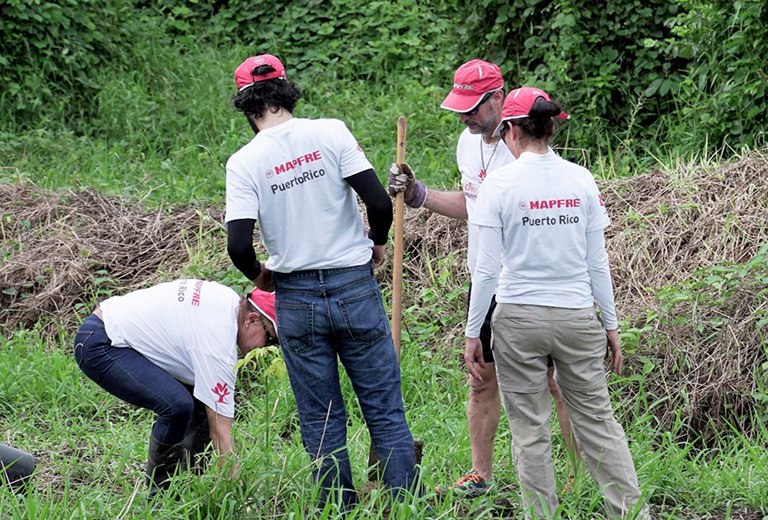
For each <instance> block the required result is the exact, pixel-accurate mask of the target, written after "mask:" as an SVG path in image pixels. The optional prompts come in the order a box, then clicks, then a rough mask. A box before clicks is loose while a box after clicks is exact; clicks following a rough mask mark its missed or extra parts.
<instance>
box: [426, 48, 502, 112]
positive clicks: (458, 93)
mask: <svg viewBox="0 0 768 520" xmlns="http://www.w3.org/2000/svg"><path fill="white" fill-rule="evenodd" d="M503 88H504V78H502V77H501V69H499V66H498V65H495V64H493V63H488V62H487V61H483V60H472V61H468V62H467V63H465V64H464V65H462V66H461V67H459V68H458V69H456V73H455V74H454V75H453V88H452V89H451V93H450V94H448V96H447V97H446V98H445V101H443V104H442V105H440V108H444V109H446V110H451V111H453V112H468V111H470V110H472V109H473V108H475V107H476V106H477V105H478V103H480V101H481V100H482V99H483V94H485V93H486V92H491V91H494V90H500V89H503Z"/></svg>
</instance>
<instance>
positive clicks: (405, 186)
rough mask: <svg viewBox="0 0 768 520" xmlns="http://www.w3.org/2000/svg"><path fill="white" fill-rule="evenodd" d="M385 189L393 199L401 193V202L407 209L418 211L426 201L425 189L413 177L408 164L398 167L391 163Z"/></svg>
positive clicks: (422, 184)
mask: <svg viewBox="0 0 768 520" xmlns="http://www.w3.org/2000/svg"><path fill="white" fill-rule="evenodd" d="M387 188H388V190H389V194H390V195H392V196H393V197H394V196H395V195H396V194H398V193H400V192H403V202H405V203H406V204H407V205H408V207H409V208H414V209H418V208H420V207H422V206H423V205H424V202H426V200H427V187H426V186H424V183H423V182H421V181H420V180H417V179H416V177H415V176H414V175H413V169H412V168H411V167H410V166H409V165H408V163H402V164H401V165H400V167H398V166H397V164H395V163H392V165H391V166H390V167H389V177H388V178H387Z"/></svg>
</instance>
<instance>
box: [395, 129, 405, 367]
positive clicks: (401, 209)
mask: <svg viewBox="0 0 768 520" xmlns="http://www.w3.org/2000/svg"><path fill="white" fill-rule="evenodd" d="M405 130H406V119H405V116H400V117H399V118H398V119H397V155H396V162H397V164H398V166H399V165H401V164H403V163H404V162H405ZM403 197H405V194H404V193H403V192H402V191H400V192H398V193H397V194H396V195H395V247H394V254H393V258H392V340H393V341H394V343H395V353H396V354H397V359H398V361H399V360H400V335H401V328H400V324H401V318H402V312H403V216H404V213H405V204H404V202H403Z"/></svg>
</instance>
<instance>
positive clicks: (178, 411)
mask: <svg viewBox="0 0 768 520" xmlns="http://www.w3.org/2000/svg"><path fill="white" fill-rule="evenodd" d="M158 413H159V414H160V415H164V416H166V417H169V418H170V419H171V420H173V422H175V423H178V424H187V425H188V424H189V423H190V422H191V421H192V416H193V415H194V414H195V402H194V400H193V399H192V397H191V396H180V397H178V398H176V399H171V400H168V401H167V402H166V404H165V407H164V408H163V409H162V410H160V411H158Z"/></svg>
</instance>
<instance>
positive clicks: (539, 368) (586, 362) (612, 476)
mask: <svg viewBox="0 0 768 520" xmlns="http://www.w3.org/2000/svg"><path fill="white" fill-rule="evenodd" d="M492 324H493V345H494V357H495V359H496V374H497V378H498V381H499V389H500V390H501V395H502V399H503V403H504V409H505V410H506V413H507V418H508V420H509V428H510V431H511V432H512V439H513V441H512V455H513V457H514V461H515V468H516V470H517V474H518V478H519V480H520V485H521V488H522V498H523V506H524V507H525V510H526V518H531V514H532V513H536V514H537V515H538V517H540V518H551V517H552V516H553V515H554V513H555V511H556V510H557V507H558V505H559V501H558V498H557V495H556V492H555V477H554V467H553V462H552V451H551V430H550V416H551V413H552V403H551V400H550V395H549V389H548V386H547V356H548V355H551V356H552V358H553V359H554V363H555V369H556V380H557V383H558V386H559V387H560V393H561V394H562V396H563V400H564V401H565V405H566V408H567V410H568V413H569V414H570V416H571V422H572V424H573V428H574V432H575V434H576V438H577V440H578V443H579V446H580V447H581V451H582V457H583V458H584V461H585V462H586V463H587V466H588V468H589V470H590V473H591V474H592V477H593V478H594V479H595V480H596V481H597V484H598V486H600V488H601V490H602V492H603V496H604V497H605V500H606V507H607V510H608V515H609V517H610V518H625V517H630V518H635V515H637V516H636V518H650V517H649V516H647V515H648V514H649V513H648V510H647V506H645V505H644V504H643V503H642V502H641V500H640V498H641V497H640V490H639V487H638V483H637V475H636V473H635V466H634V464H633V462H632V457H631V454H630V452H629V448H628V446H627V440H626V437H625V435H624V429H623V428H622V427H621V425H619V424H618V423H617V422H616V419H615V418H614V416H613V410H612V408H611V402H610V397H609V395H608V387H607V385H606V376H605V371H604V368H603V359H604V356H605V349H606V337H605V331H604V330H603V328H602V325H601V323H600V322H599V321H598V319H597V316H596V315H595V312H594V310H593V309H591V308H589V309H564V308H558V307H544V306H538V305H517V304H504V303H499V304H498V305H497V307H496V312H495V313H494V316H493V322H492Z"/></svg>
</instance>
